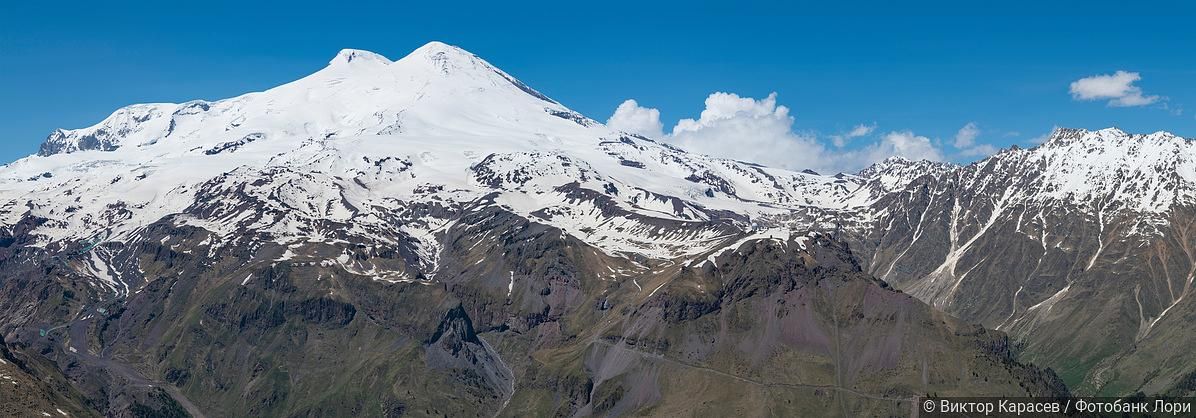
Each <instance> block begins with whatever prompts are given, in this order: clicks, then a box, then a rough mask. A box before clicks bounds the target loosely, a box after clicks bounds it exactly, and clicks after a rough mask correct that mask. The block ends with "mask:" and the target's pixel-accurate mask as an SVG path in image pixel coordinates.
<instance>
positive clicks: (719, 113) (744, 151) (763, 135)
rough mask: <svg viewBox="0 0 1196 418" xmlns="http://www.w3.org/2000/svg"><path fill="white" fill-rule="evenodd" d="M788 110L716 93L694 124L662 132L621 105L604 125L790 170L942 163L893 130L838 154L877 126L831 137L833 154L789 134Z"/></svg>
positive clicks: (651, 116) (647, 115)
mask: <svg viewBox="0 0 1196 418" xmlns="http://www.w3.org/2000/svg"><path fill="white" fill-rule="evenodd" d="M793 123H794V118H793V116H792V115H791V114H790V110H789V108H788V107H785V106H782V105H778V104H777V95H776V93H772V94H769V95H768V97H765V98H763V99H754V98H751V97H740V96H739V95H737V94H734V93H723V92H716V93H713V94H711V95H710V96H708V97H707V98H706V101H705V107H704V109H703V110H702V112H701V114H699V116H698V118H696V119H682V120H680V121H678V122H677V124H676V125H675V126H674V127H673V128H672V131H671V132H670V133H668V134H664V133H663V129H662V126H663V124H662V123H661V122H660V111H659V110H657V109H653V108H647V107H643V106H640V105H639V103H638V102H636V101H634V100H627V101H624V102H623V103H622V104H620V105H619V107H618V108H617V109H615V113H614V114H613V115H612V116H611V117H610V119H609V120H608V121H607V124H608V125H609V126H610V127H612V128H615V129H620V130H623V131H627V132H632V133H638V134H642V135H646V136H649V137H655V138H660V139H663V140H665V141H667V142H670V143H672V144H674V145H677V146H679V147H681V148H684V149H686V150H688V151H692V152H697V153H701V154H706V155H711V156H716V157H723V158H731V159H736V160H741V161H750V162H755V163H760V164H765V165H768V166H772V167H781V168H786V169H790V170H802V169H813V170H816V171H819V172H823V173H836V172H847V173H854V172H856V171H859V170H860V169H862V168H864V167H866V166H868V165H869V164H872V163H874V162H877V161H880V160H883V159H885V158H888V157H892V156H901V157H905V158H909V159H913V160H920V159H927V160H932V161H943V160H944V153H943V152H942V150H940V149H939V147H938V146H937V145H936V144H935V143H934V141H932V140H931V139H930V138H927V137H925V136H920V135H916V134H914V133H913V132H910V131H893V132H889V133H887V134H884V135H881V136H880V137H879V138H876V139H874V140H873V141H872V142H871V143H867V144H864V145H860V146H859V147H857V148H854V149H851V150H841V149H838V148H842V147H843V146H844V145H846V143H847V141H848V140H851V139H854V138H863V137H867V136H870V135H871V134H872V133H873V132H874V131H875V130H876V125H875V124H873V125H865V124H860V125H856V126H855V127H854V128H852V129H851V130H850V131H848V132H845V133H843V134H840V135H832V136H831V137H830V139H831V141H832V145H833V146H834V149H832V148H829V147H828V146H827V145H825V144H824V143H823V141H820V140H819V139H818V138H817V137H815V136H813V135H803V134H798V133H796V132H794V131H793Z"/></svg>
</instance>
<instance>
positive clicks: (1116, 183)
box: [856, 128, 1196, 394]
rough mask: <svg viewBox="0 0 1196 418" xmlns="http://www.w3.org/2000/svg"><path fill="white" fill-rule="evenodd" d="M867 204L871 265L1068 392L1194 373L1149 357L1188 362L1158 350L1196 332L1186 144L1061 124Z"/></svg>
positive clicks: (1195, 165) (1194, 198)
mask: <svg viewBox="0 0 1196 418" xmlns="http://www.w3.org/2000/svg"><path fill="white" fill-rule="evenodd" d="M869 212H871V213H873V214H874V215H873V216H874V218H873V224H872V225H871V226H870V227H868V228H866V230H867V231H868V232H866V233H865V234H864V235H865V236H866V238H863V239H861V240H859V241H858V242H857V247H856V249H857V251H860V252H861V253H862V254H865V255H866V256H867V257H868V258H867V260H868V265H869V266H868V268H867V269H868V271H869V272H871V273H872V274H873V275H875V276H876V277H879V278H882V279H884V280H886V281H889V282H891V283H893V284H895V285H896V286H897V287H898V288H900V289H903V290H905V291H906V292H909V293H910V294H912V295H915V296H917V297H918V298H919V299H922V300H923V301H926V302H927V303H931V304H933V305H935V306H938V307H940V308H942V309H944V310H946V311H947V312H950V313H952V314H955V315H959V316H960V317H962V318H964V319H967V320H971V321H976V322H980V323H983V324H985V325H986V326H989V327H992V328H996V329H1000V330H1003V331H1007V332H1009V333H1011V334H1012V335H1014V336H1016V337H1018V338H1019V339H1021V340H1022V341H1024V342H1025V343H1026V344H1027V352H1028V353H1029V355H1030V356H1031V357H1030V358H1032V359H1035V360H1036V361H1040V362H1043V363H1045V364H1048V365H1051V366H1052V367H1055V368H1056V369H1057V370H1058V369H1066V370H1065V371H1066V372H1067V373H1070V374H1069V375H1066V376H1067V379H1068V380H1069V381H1068V383H1069V385H1075V387H1076V389H1077V390H1080V391H1084V392H1090V393H1109V394H1113V393H1122V392H1124V391H1125V390H1128V389H1129V387H1134V388H1136V389H1134V390H1144V389H1145V390H1147V391H1148V392H1160V391H1165V390H1167V388H1168V386H1169V385H1172V384H1174V382H1175V381H1176V380H1182V376H1183V375H1184V374H1185V373H1189V372H1194V371H1196V370H1191V369H1190V368H1183V367H1179V368H1173V367H1163V368H1158V367H1156V366H1153V365H1148V364H1149V363H1150V362H1152V361H1157V359H1159V358H1166V359H1168V362H1174V363H1177V364H1183V363H1185V362H1186V364H1191V362H1192V361H1193V359H1192V358H1190V357H1182V356H1185V355H1187V353H1180V352H1176V351H1173V350H1170V349H1169V348H1167V347H1169V346H1170V345H1169V344H1175V341H1189V342H1190V341H1193V340H1194V339H1196V334H1193V333H1192V332H1191V330H1188V328H1189V327H1187V326H1186V325H1185V324H1186V323H1185V322H1184V321H1185V319H1183V318H1190V315H1192V314H1193V312H1196V303H1193V300H1194V299H1196V298H1193V297H1192V295H1191V293H1193V291H1196V289H1194V286H1193V284H1194V281H1196V251H1193V249H1194V248H1196V229H1194V228H1196V221H1194V220H1196V141H1193V140H1191V139H1185V138H1180V137H1177V136H1175V135H1172V134H1170V133H1166V132H1158V133H1153V134H1149V135H1133V134H1127V133H1125V132H1123V131H1121V130H1118V129H1116V128H1109V129H1102V130H1098V131H1087V130H1079V129H1059V130H1057V131H1055V132H1054V133H1053V134H1052V135H1051V136H1050V137H1049V138H1048V139H1047V141H1046V142H1045V143H1043V144H1042V145H1039V146H1037V147H1034V148H1030V149H1017V148H1014V149H1008V150H1004V151H1002V152H1000V153H998V154H996V155H994V156H992V157H990V158H987V159H985V160H983V161H979V162H976V163H973V164H971V165H968V166H965V167H959V168H956V169H953V170H946V171H940V172H937V173H935V174H934V175H931V176H926V177H923V178H920V179H918V180H916V181H913V182H912V183H911V184H909V185H908V186H907V187H905V189H904V191H902V192H899V193H892V194H888V195H885V196H883V197H881V198H880V199H878V200H877V201H876V202H875V203H873V204H872V205H871V207H870V210H869ZM1179 330H1185V331H1179ZM1167 341H1170V343H1168V342H1167ZM1147 347H1149V348H1147ZM1177 355H1181V356H1180V357H1176V356H1177ZM1115 365H1116V366H1117V367H1114V366H1115ZM1112 375H1118V376H1120V377H1119V378H1117V379H1113V378H1111V377H1110V376H1112Z"/></svg>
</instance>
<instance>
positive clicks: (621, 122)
mask: <svg viewBox="0 0 1196 418" xmlns="http://www.w3.org/2000/svg"><path fill="white" fill-rule="evenodd" d="M606 126H609V127H611V128H614V129H618V130H620V131H624V132H630V133H633V134H640V135H644V136H647V137H651V138H660V137H663V136H664V125H662V124H661V123H660V111H659V110H656V109H653V108H649V107H640V105H639V103H636V101H635V100H632V99H628V100H626V101H624V102H623V103H622V104H620V105H619V107H618V108H616V109H615V114H613V115H611V116H610V119H607V120H606Z"/></svg>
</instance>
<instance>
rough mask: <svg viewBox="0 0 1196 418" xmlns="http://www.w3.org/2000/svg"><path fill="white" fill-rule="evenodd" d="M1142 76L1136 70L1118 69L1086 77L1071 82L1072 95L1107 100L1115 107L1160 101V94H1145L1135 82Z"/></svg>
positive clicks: (1074, 97)
mask: <svg viewBox="0 0 1196 418" xmlns="http://www.w3.org/2000/svg"><path fill="white" fill-rule="evenodd" d="M1141 79H1142V76H1141V75H1140V74H1138V73H1136V72H1129V71H1121V70H1118V71H1117V72H1115V73H1113V74H1102V75H1094V76H1091V77H1084V78H1081V79H1079V80H1076V81H1073V82H1072V83H1071V97H1072V98H1073V99H1075V100H1105V99H1109V102H1108V105H1109V106H1113V107H1130V106H1145V105H1148V104H1151V103H1154V102H1157V101H1159V96H1145V95H1143V94H1142V88H1140V87H1138V86H1135V85H1134V82H1136V81H1138V80H1141Z"/></svg>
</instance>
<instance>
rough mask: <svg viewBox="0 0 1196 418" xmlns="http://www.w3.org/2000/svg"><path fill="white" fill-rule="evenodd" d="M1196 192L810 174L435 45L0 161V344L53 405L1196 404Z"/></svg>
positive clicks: (1047, 176) (1055, 139) (1009, 172)
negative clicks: (558, 95)
mask: <svg viewBox="0 0 1196 418" xmlns="http://www.w3.org/2000/svg"><path fill="white" fill-rule="evenodd" d="M1194 184H1196V145H1193V141H1191V140H1188V139H1184V138H1179V137H1176V136H1174V135H1171V134H1167V133H1155V134H1150V135H1130V134H1126V133H1124V132H1121V131H1119V130H1117V129H1105V130H1100V131H1084V130H1072V129H1060V130H1057V131H1056V132H1055V133H1054V134H1053V135H1052V136H1051V137H1050V139H1048V140H1047V141H1046V142H1045V143H1044V144H1042V145H1040V146H1037V147H1035V148H1032V149H1016V148H1014V149H1009V150H1004V151H1002V152H1000V153H998V154H996V155H994V156H992V157H990V158H987V159H985V160H983V161H980V162H976V163H973V164H970V165H967V166H958V165H954V164H948V163H937V162H929V161H909V160H905V159H901V158H891V159H888V160H885V161H882V162H879V163H877V164H874V165H872V166H870V167H868V168H866V169H864V170H863V171H861V172H859V173H855V174H848V173H839V174H835V175H823V174H818V173H815V172H811V171H803V172H794V171H788V170H782V169H775V168H769V167H764V166H761V165H758V164H753V163H750V162H742V161H734V160H728V159H721V158H714V157H709V156H704V155H699V154H694V153H690V152H686V151H685V150H683V149H679V148H676V147H674V146H671V145H669V144H668V143H665V142H661V141H657V140H655V139H652V138H646V137H643V136H638V135H633V134H628V133H624V132H619V131H616V130H612V129H610V128H608V127H606V126H604V125H602V124H601V123H598V122H596V121H594V120H592V119H589V118H587V117H585V116H583V115H581V114H579V113H577V112H574V111H572V110H570V109H568V108H566V107H565V106H564V105H562V104H560V103H558V102H556V101H555V100H553V99H551V98H549V97H547V96H545V95H543V94H541V93H539V92H537V91H536V90H534V89H532V88H531V87H529V86H527V85H525V84H523V83H522V82H520V81H518V80H517V79H515V78H514V77H512V76H511V75H509V74H507V73H505V72H503V71H501V70H499V69H497V68H495V67H494V66H492V65H490V64H489V63H487V62H486V61H484V60H482V59H481V58H478V57H477V56H474V55H473V54H470V53H469V52H466V51H464V50H461V49H459V48H456V47H453V46H449V45H445V44H442V43H438V42H432V43H429V44H427V45H425V46H423V47H421V48H419V49H417V50H415V51H414V52H412V53H411V54H410V55H408V56H406V57H404V58H403V59H400V60H397V61H391V60H389V59H387V58H385V57H382V56H380V55H378V54H374V53H371V52H367V51H360V50H344V51H341V52H340V53H339V54H337V55H336V57H334V58H333V59H332V61H331V62H330V63H329V64H328V66H327V67H325V68H323V69H321V70H320V71H317V72H316V73H314V74H311V75H309V76H307V77H304V78H302V79H299V80H296V81H294V82H291V83H288V84H284V85H282V86H279V87H275V88H273V89H270V90H267V91H264V92H259V93H250V94H246V95H242V96H239V97H234V98H230V99H224V100H219V101H213V102H208V101H192V102H187V103H182V104H145V105H133V106H128V107H125V108H122V109H119V110H117V111H116V112H115V113H113V114H112V116H109V117H108V118H107V119H105V120H103V121H101V122H100V123H98V124H96V125H94V126H91V127H88V128H83V129H76V130H57V131H55V132H53V133H52V134H50V136H49V137H48V138H47V139H46V141H45V143H44V144H43V145H42V147H41V149H40V151H39V153H38V155H36V156H30V157H28V158H24V159H21V160H18V161H16V162H13V163H11V164H8V165H6V166H3V167H2V168H0V226H2V227H0V295H2V296H0V336H3V337H4V341H7V342H6V343H4V347H8V348H6V350H7V351H5V352H11V353H15V354H12V356H24V357H22V358H28V359H32V360H28V361H26V363H28V364H42V365H53V366H56V367H50V366H42V367H37V368H34V367H26V368H25V369H22V371H21V373H24V374H27V375H30V376H34V378H35V379H42V381H53V382H60V383H59V384H57V385H53V386H50V387H49V388H48V389H47V388H40V389H38V391H34V392H29V394H27V396H26V398H28V399H35V400H38V401H36V402H35V401H28V402H26V403H23V404H22V405H26V404H27V405H29V406H28V408H27V409H25V410H22V411H25V412H29V413H34V414H36V413H38V412H47V413H54V412H55V411H43V409H46V408H48V406H46V405H52V404H55V402H58V403H63V402H68V403H69V402H74V403H72V404H71V405H68V406H70V407H71V408H73V409H69V411H84V412H86V413H95V414H100V415H128V416H136V415H137V414H139V413H148V414H151V415H152V414H158V415H171V414H177V415H178V416H183V415H187V414H190V415H210V416H230V415H232V416H246V415H248V416H309V415H317V416H323V415H366V416H402V415H419V416H423V415H451V416H461V415H464V416H474V415H479V416H481V415H484V416H544V415H562V416H587V415H631V414H652V415H725V414H732V413H736V414H743V413H747V414H749V415H787V416H801V415H811V414H819V415H821V414H830V415H843V416H858V415H879V414H885V415H893V414H895V415H904V414H908V413H909V411H911V408H915V407H916V406H917V405H916V404H914V403H913V402H914V401H916V399H917V398H918V397H920V396H925V395H928V394H936V395H990V396H991V395H1011V396H1012V395H1037V396H1060V395H1066V394H1068V393H1072V392H1074V393H1080V394H1102V395H1106V394H1107V395H1125V394H1131V393H1135V392H1144V393H1150V394H1156V393H1158V394H1177V395H1185V394H1186V395H1190V394H1192V393H1193V391H1194V390H1196V359H1193V358H1192V356H1193V354H1192V352H1191V350H1186V349H1185V348H1183V347H1186V346H1188V345H1191V343H1192V342H1194V341H1196V329H1193V326H1192V323H1193V322H1192V318H1193V316H1194V315H1196V305H1194V304H1193V301H1192V297H1189V296H1188V294H1189V293H1191V291H1192V290H1191V288H1192V282H1193V275H1194V272H1196V258H1194V257H1196V252H1194V251H1196V238H1193V237H1196V229H1194V228H1196V226H1194V225H1196V223H1194V220H1196V218H1194V217H1193V214H1196V212H1194V208H1196V204H1194V203H1196V189H1194V188H1193V185H1194ZM14 358H15V357H14ZM30 362H32V363H30ZM0 366H2V365H0ZM3 370H4V369H3V368H2V367H0V371H3ZM14 373H15V372H14ZM3 384H4V382H3V381H0V385H3ZM30 390H31V391H32V390H33V389H32V388H31V389H30ZM4 393H7V392H4ZM2 396H8V395H2V394H0V401H3V400H5V399H4V398H2ZM14 396H15V395H14ZM68 400H69V401H68ZM39 408H40V409H39ZM13 413H18V412H13ZM72 413H74V414H79V413H81V412H72Z"/></svg>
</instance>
